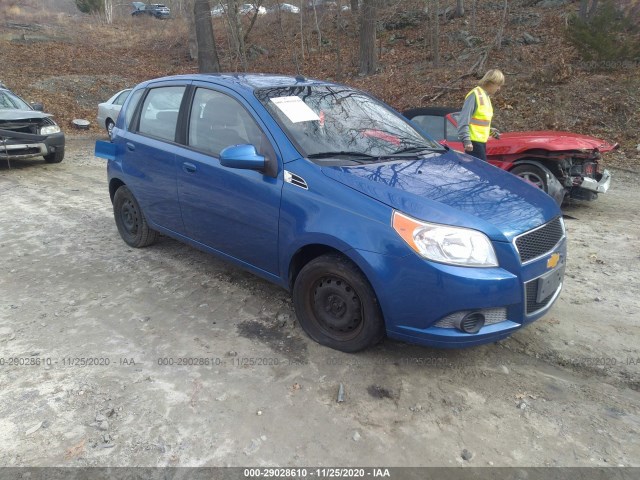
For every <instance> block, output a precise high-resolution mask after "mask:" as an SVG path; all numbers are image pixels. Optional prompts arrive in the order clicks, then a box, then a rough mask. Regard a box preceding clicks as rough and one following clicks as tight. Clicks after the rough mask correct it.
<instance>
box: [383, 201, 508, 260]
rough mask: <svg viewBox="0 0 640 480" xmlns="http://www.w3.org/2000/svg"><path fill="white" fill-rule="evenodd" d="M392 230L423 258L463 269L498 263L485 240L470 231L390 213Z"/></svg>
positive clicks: (473, 231) (480, 234)
mask: <svg viewBox="0 0 640 480" xmlns="http://www.w3.org/2000/svg"><path fill="white" fill-rule="evenodd" d="M392 224H393V229H394V230H395V231H396V232H397V233H398V235H400V236H401V237H402V239H403V240H404V241H405V242H407V244H408V245H409V246H410V247H411V248H412V249H413V250H415V251H416V252H417V253H418V254H420V255H422V256H423V257H424V258H427V259H429V260H433V261H434V262H440V263H448V264H451V265H462V266H465V267H497V266H498V259H497V258H496V252H495V250H494V249H493V245H492V244H491V241H490V240H489V239H488V238H487V236H486V235H485V234H484V233H482V232H479V231H477V230H471V229H470V228H461V227H451V226H449V225H440V224H437V223H427V222H422V221H419V220H416V219H414V218H411V217H408V216H407V215H404V214H402V213H400V212H397V211H394V212H393V219H392Z"/></svg>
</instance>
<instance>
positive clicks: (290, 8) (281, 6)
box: [268, 3, 300, 13]
mask: <svg viewBox="0 0 640 480" xmlns="http://www.w3.org/2000/svg"><path fill="white" fill-rule="evenodd" d="M268 11H269V12H270V13H273V12H278V11H280V12H285V13H300V7H296V6H295V5H291V4H290V3H278V4H276V5H274V6H273V7H272V8H270V9H269V10H268Z"/></svg>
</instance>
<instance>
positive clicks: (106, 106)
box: [97, 88, 131, 138]
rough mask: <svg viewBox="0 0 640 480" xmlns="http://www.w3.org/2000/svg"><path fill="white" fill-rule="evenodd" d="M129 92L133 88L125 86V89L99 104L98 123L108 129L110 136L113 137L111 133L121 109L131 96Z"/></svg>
mask: <svg viewBox="0 0 640 480" xmlns="http://www.w3.org/2000/svg"><path fill="white" fill-rule="evenodd" d="M129 92H131V89H130V88H125V89H124V90H120V91H119V92H118V93H116V94H115V95H114V96H113V97H111V98H110V99H109V100H107V101H106V102H103V103H100V104H98V117H97V119H98V125H102V126H103V127H104V128H106V129H107V133H108V134H109V138H111V133H112V131H113V127H114V125H115V124H116V119H117V118H118V114H119V113H120V109H121V108H122V105H123V104H124V101H125V100H126V99H127V97H128V96H129Z"/></svg>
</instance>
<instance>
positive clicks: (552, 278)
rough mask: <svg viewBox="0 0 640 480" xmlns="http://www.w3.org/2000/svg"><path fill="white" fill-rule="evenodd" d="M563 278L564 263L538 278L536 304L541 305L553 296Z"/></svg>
mask: <svg viewBox="0 0 640 480" xmlns="http://www.w3.org/2000/svg"><path fill="white" fill-rule="evenodd" d="M563 277H564V263H563V264H562V265H558V266H557V267H556V268H554V269H553V270H551V271H550V272H547V273H545V274H544V275H542V276H541V277H539V278H538V292H537V294H536V302H537V303H542V302H543V301H544V300H545V299H546V298H548V297H549V296H550V295H553V294H554V293H555V291H556V290H558V287H559V286H560V283H561V282H562V278H563Z"/></svg>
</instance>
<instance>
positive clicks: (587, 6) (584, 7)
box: [578, 0, 598, 20]
mask: <svg viewBox="0 0 640 480" xmlns="http://www.w3.org/2000/svg"><path fill="white" fill-rule="evenodd" d="M596 8H598V0H580V11H579V13H578V15H579V16H580V18H581V19H582V20H588V19H589V18H591V16H593V14H594V13H595V12H596Z"/></svg>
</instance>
